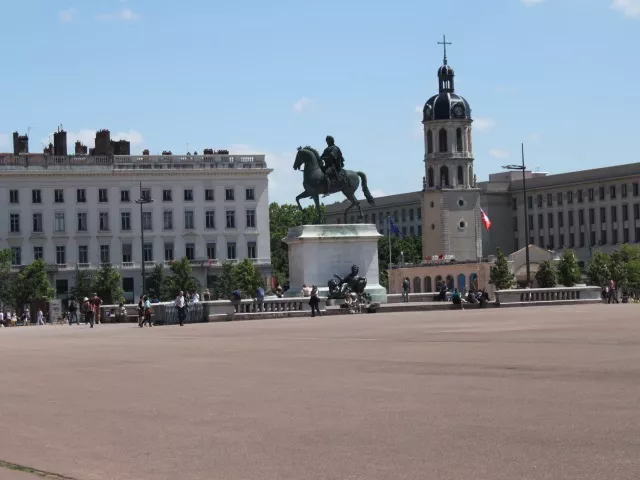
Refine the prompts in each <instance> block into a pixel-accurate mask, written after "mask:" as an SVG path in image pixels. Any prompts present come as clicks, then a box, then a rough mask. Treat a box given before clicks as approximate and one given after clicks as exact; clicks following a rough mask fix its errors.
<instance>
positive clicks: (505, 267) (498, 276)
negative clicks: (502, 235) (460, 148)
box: [489, 248, 515, 290]
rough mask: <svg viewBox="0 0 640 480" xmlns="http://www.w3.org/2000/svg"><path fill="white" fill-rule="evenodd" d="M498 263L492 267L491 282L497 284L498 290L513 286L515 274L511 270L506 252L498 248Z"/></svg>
mask: <svg viewBox="0 0 640 480" xmlns="http://www.w3.org/2000/svg"><path fill="white" fill-rule="evenodd" d="M496 256H497V258H496V263H495V264H494V265H493V266H492V267H491V272H490V280H489V283H491V284H493V285H495V287H496V290H507V289H509V288H512V287H513V284H514V283H515V275H513V273H511V271H510V270H509V264H508V263H507V258H506V257H505V256H504V253H502V251H501V250H500V249H499V248H498V249H496Z"/></svg>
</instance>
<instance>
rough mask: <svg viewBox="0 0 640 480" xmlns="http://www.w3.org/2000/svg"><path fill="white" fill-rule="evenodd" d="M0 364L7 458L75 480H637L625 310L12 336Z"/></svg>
mask: <svg viewBox="0 0 640 480" xmlns="http://www.w3.org/2000/svg"><path fill="white" fill-rule="evenodd" d="M0 367H1V370H0V408H1V410H0V432H1V434H0V460H4V461H6V462H13V463H16V464H21V465H27V466H29V467H33V468H37V469H41V470H43V471H48V472H55V473H57V474H61V475H66V476H68V477H70V478H73V479H78V480H96V479H105V480H144V479H172V480H182V479H185V480H189V479H225V480H229V479H243V480H248V479H260V480H272V479H273V480H275V479H296V480H302V479H322V480H327V479H336V480H338V479H340V480H345V479H366V480H374V479H393V480H397V479H420V480H424V479H438V480H444V479H465V480H466V479H482V480H484V479H486V480H499V479H504V480H515V479H527V480H532V479H553V480H559V479H571V480H575V479H581V480H589V479H616V480H622V479H637V478H640V440H639V439H640V415H638V408H639V407H640V400H639V399H640V306H638V305H615V306H607V305H593V306H575V307H545V308H513V309H502V310H500V309H491V310H474V311H462V312H460V311H450V312H431V313H410V314H402V313H397V314H376V315H362V316H349V317H347V316H344V317H325V318H321V319H313V320H312V319H310V318H308V319H288V320H268V321H255V322H235V323H221V324H204V325H190V326H185V327H183V328H180V327H158V328H153V329H149V328H145V329H140V328H137V327H136V326H129V325H124V326H123V325H109V326H96V328H94V329H93V330H91V329H89V328H88V327H84V326H79V327H78V326H73V327H69V326H66V327H40V328H38V327H29V328H24V327H23V328H14V329H7V328H5V329H0ZM27 477H28V478H32V477H31V476H30V475H27V474H21V473H14V472H10V471H8V470H5V469H2V468H0V479H5V478H6V479H14V478H15V479H18V478H25V480H26V478H27ZM33 478H35V477H33Z"/></svg>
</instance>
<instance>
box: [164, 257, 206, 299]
mask: <svg viewBox="0 0 640 480" xmlns="http://www.w3.org/2000/svg"><path fill="white" fill-rule="evenodd" d="M170 270H171V275H169V276H166V277H165V278H164V282H163V285H164V288H163V290H164V293H165V298H175V297H177V296H178V293H180V292H181V291H182V292H184V293H187V292H195V291H196V290H198V288H200V282H198V279H197V278H195V277H194V276H193V275H192V274H191V272H192V269H191V262H190V261H189V259H188V258H187V257H183V258H181V259H180V260H176V261H174V262H172V263H171V266H170Z"/></svg>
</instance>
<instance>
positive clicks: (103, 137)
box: [93, 130, 113, 155]
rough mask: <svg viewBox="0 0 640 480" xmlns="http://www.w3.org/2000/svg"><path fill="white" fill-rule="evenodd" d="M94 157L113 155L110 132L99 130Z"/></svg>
mask: <svg viewBox="0 0 640 480" xmlns="http://www.w3.org/2000/svg"><path fill="white" fill-rule="evenodd" d="M93 154H94V155H113V149H112V147H111V132H109V130H99V131H98V132H96V143H95V148H94V149H93Z"/></svg>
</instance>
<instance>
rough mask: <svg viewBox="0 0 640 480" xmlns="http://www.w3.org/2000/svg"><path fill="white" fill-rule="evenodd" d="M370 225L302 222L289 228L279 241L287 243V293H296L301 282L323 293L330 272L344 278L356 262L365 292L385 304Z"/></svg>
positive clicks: (373, 230)
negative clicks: (310, 223)
mask: <svg viewBox="0 0 640 480" xmlns="http://www.w3.org/2000/svg"><path fill="white" fill-rule="evenodd" d="M380 237H381V235H380V234H379V233H378V230H377V228H376V226H375V225H373V224H352V225H342V224H337V225H302V226H301V227H293V228H290V229H289V232H288V234H287V236H286V237H285V238H284V239H283V241H284V242H285V243H286V244H287V245H288V246H289V284H290V287H291V288H290V289H289V290H288V291H287V294H286V295H287V296H296V295H300V291H301V290H302V285H303V284H307V285H317V286H318V290H319V293H320V295H321V296H327V295H328V291H329V288H328V286H327V283H328V282H329V280H330V279H332V278H333V275H334V274H337V275H340V276H341V277H345V276H346V275H348V274H349V273H350V272H351V266H352V265H354V264H355V265H357V266H358V268H359V269H360V272H359V275H360V276H361V277H365V278H366V279H367V288H366V290H365V291H366V292H367V293H369V294H370V295H371V297H372V300H373V301H374V302H379V303H386V302H387V291H386V289H385V288H384V287H383V286H382V285H380V277H379V269H378V239H379V238H380Z"/></svg>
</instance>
